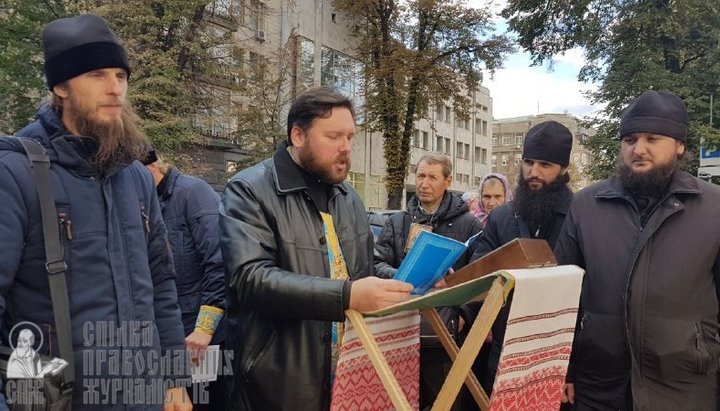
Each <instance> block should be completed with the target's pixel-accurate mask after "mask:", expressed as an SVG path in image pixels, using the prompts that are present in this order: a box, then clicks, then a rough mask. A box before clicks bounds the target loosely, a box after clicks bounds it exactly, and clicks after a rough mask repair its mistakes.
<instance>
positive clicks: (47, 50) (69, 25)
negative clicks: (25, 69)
mask: <svg viewBox="0 0 720 411" xmlns="http://www.w3.org/2000/svg"><path fill="white" fill-rule="evenodd" d="M42 43H43V54H44V57H45V79H46V80H47V84H48V88H49V89H50V90H52V89H53V87H55V86H56V85H58V84H60V83H62V82H63V81H66V80H69V79H71V78H73V77H76V76H79V75H80V74H83V73H87V72H88V71H92V70H97V69H101V68H112V67H120V68H123V69H125V71H127V74H128V76H130V64H129V63H128V58H127V54H126V53H125V49H124V48H123V46H122V44H120V40H118V39H117V37H115V34H113V32H112V30H110V27H109V26H108V25H107V23H106V22H105V20H103V18H102V17H100V16H96V15H94V14H83V15H80V16H75V17H69V18H63V19H57V20H53V21H51V22H50V23H48V24H47V25H46V26H45V27H44V28H43V31H42Z"/></svg>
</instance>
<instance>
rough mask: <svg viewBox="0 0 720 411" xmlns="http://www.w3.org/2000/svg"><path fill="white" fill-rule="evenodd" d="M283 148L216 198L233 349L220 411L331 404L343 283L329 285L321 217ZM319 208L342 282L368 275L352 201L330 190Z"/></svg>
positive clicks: (369, 246)
mask: <svg viewBox="0 0 720 411" xmlns="http://www.w3.org/2000/svg"><path fill="white" fill-rule="evenodd" d="M286 147H287V145H286V143H284V144H283V145H282V146H281V147H280V148H279V149H278V150H277V151H276V152H275V154H274V156H273V157H272V158H270V159H267V160H265V161H263V162H262V163H260V164H257V165H255V166H253V167H250V168H248V169H245V170H243V171H241V172H240V173H238V174H237V175H235V176H234V177H233V178H232V180H231V181H230V182H229V183H228V185H227V187H226V188H225V193H224V194H223V197H222V201H221V206H220V248H221V249H222V253H223V261H224V263H225V272H226V273H227V279H226V281H227V284H228V287H229V291H228V310H227V317H226V320H227V339H226V347H227V348H229V349H233V350H234V352H235V358H234V363H233V368H234V375H233V389H232V394H231V399H230V403H229V408H228V409H229V410H243V409H253V410H293V409H303V410H324V409H329V408H330V392H331V391H330V390H331V387H330V364H331V362H330V354H331V353H330V351H331V331H332V321H343V320H344V319H345V314H344V310H345V308H347V305H348V303H349V301H348V298H349V288H350V287H349V284H348V282H343V281H338V280H332V279H330V263H329V261H328V249H327V241H326V240H325V232H324V229H323V221H322V218H321V217H320V214H319V213H318V211H317V207H316V206H315V204H314V202H313V201H312V200H311V199H310V195H309V193H308V188H307V185H306V184H305V181H304V180H303V178H302V176H301V175H300V173H299V169H298V168H297V166H296V165H295V163H293V161H292V159H291V158H290V155H289V154H288V152H287V150H286ZM328 210H329V213H330V214H331V215H332V216H333V223H334V225H335V230H336V233H337V236H338V240H339V242H340V247H341V248H342V252H343V256H344V258H345V262H346V264H347V269H348V273H349V275H350V278H351V279H353V280H354V279H359V278H361V277H365V276H369V275H373V265H372V258H373V257H372V253H373V236H372V233H371V232H370V226H369V225H368V222H367V216H366V214H365V207H364V206H363V202H362V200H360V197H358V195H357V193H356V192H355V190H354V189H353V188H352V187H351V186H350V185H348V184H347V183H342V184H337V185H335V186H333V187H332V189H331V190H330V192H329V193H328Z"/></svg>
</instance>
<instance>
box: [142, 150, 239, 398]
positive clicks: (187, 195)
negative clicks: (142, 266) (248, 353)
mask: <svg viewBox="0 0 720 411" xmlns="http://www.w3.org/2000/svg"><path fill="white" fill-rule="evenodd" d="M143 163H144V164H145V166H146V167H147V168H148V170H150V172H151V173H152V175H153V179H154V180H155V184H156V185H157V193H158V198H159V199H160V209H161V210H162V216H163V220H164V221H165V225H167V230H168V238H169V239H170V246H171V248H172V254H173V260H174V261H175V271H176V272H177V280H176V284H177V291H178V303H179V304H180V310H181V312H182V320H183V325H184V326H185V335H186V337H185V344H186V346H187V349H188V352H189V354H190V357H191V359H192V360H193V361H195V362H197V358H198V357H199V356H200V354H201V353H202V352H203V351H205V350H207V347H208V345H210V344H213V345H221V344H223V343H224V342H225V323H224V321H222V320H223V315H224V313H225V273H224V271H223V265H222V256H221V254H220V245H219V243H218V204H219V203H220V196H218V195H217V193H216V192H215V190H213V188H212V187H210V184H208V183H206V182H205V181H204V180H202V179H199V178H197V177H193V176H188V175H185V174H183V173H181V172H180V170H178V169H177V167H173V166H171V165H169V164H168V163H166V162H165V161H164V160H162V159H159V158H158V156H157V154H156V152H155V150H152V151H150V153H149V154H148V157H147V158H146V159H145V161H144V162H143ZM221 380H222V378H221ZM221 380H220V381H216V382H213V383H211V384H209V386H207V387H202V386H199V387H198V388H199V389H202V390H205V389H207V390H208V394H209V396H208V397H204V396H201V395H199V393H198V396H194V397H193V403H194V407H193V409H194V410H195V411H198V410H204V409H207V410H217V409H219V408H221V406H222V405H224V403H225V402H224V401H225V399H224V390H223V389H222V382H221Z"/></svg>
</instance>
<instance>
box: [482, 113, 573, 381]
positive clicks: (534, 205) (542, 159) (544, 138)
mask: <svg viewBox="0 0 720 411" xmlns="http://www.w3.org/2000/svg"><path fill="white" fill-rule="evenodd" d="M572 143H573V136H572V133H571V132H570V130H568V128H567V127H565V126H564V125H562V124H560V123H558V122H556V121H547V122H543V123H539V124H537V125H535V126H533V127H532V128H531V129H530V130H529V131H528V133H527V135H526V136H525V142H524V144H523V153H522V158H523V160H522V167H521V170H520V178H519V179H518V181H519V183H518V186H517V188H516V190H515V196H514V198H513V200H512V201H509V202H507V203H505V204H503V205H501V206H500V207H497V208H495V209H493V211H492V213H490V214H489V216H488V219H487V223H486V225H485V229H484V230H483V233H482V235H481V236H480V241H479V242H478V246H477V249H476V251H475V254H474V255H473V260H476V259H478V258H480V257H482V256H484V255H485V254H487V253H489V252H491V251H493V250H495V249H496V248H499V247H500V246H502V245H503V244H505V243H507V242H508V241H511V240H514V239H515V238H540V239H544V240H546V241H547V242H548V243H549V244H550V247H553V246H554V245H555V241H557V238H558V235H559V234H560V228H561V227H562V225H563V221H564V220H565V214H566V213H567V210H568V207H569V206H570V202H571V201H572V192H571V191H570V189H569V188H568V186H567V185H568V182H569V181H570V175H569V174H568V166H569V164H570V151H571V150H572ZM509 312H510V304H509V303H508V304H505V306H504V307H503V308H502V309H501V310H500V313H499V314H498V317H497V319H496V320H495V323H494V324H493V326H492V340H493V345H492V349H491V351H490V356H489V359H488V366H487V370H486V372H485V373H484V375H483V376H482V377H481V379H482V384H483V388H485V390H486V391H488V392H490V391H491V390H492V387H493V383H494V381H495V374H496V372H497V367H498V362H499V360H500V349H501V348H502V344H503V339H504V338H505V326H506V323H507V317H508V314H509Z"/></svg>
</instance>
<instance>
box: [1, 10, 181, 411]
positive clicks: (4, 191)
mask: <svg viewBox="0 0 720 411" xmlns="http://www.w3.org/2000/svg"><path fill="white" fill-rule="evenodd" d="M42 43H43V50H44V58H45V76H46V79H47V84H48V88H49V89H50V90H51V91H52V101H51V102H50V103H49V104H46V105H43V106H42V107H41V108H40V110H39V111H38V113H37V120H36V121H34V122H33V123H31V124H30V125H28V126H27V127H25V128H24V129H22V130H21V131H19V132H18V133H17V134H18V135H19V136H24V137H26V138H30V139H33V140H35V141H36V142H38V143H40V144H41V145H42V146H43V147H44V148H45V150H46V151H47V153H48V155H49V157H50V161H51V170H50V171H51V177H52V186H53V187H52V189H53V194H54V197H55V203H56V207H57V210H58V224H60V227H61V230H60V231H61V235H60V237H61V238H60V240H61V242H62V245H63V249H64V257H65V258H64V259H65V261H66V263H67V265H68V270H67V272H66V282H67V288H68V296H69V301H70V307H69V309H70V317H71V327H70V328H71V330H70V333H71V338H72V345H73V348H74V352H75V355H74V358H73V361H74V365H75V385H74V390H73V405H72V409H73V410H88V409H93V410H99V409H102V410H132V409H142V410H161V409H163V402H164V400H165V397H166V395H168V397H167V398H168V400H169V402H168V403H166V404H165V407H164V409H165V410H169V409H173V410H183V409H190V408H191V405H190V402H189V400H188V399H187V394H186V390H185V388H183V387H182V386H180V387H178V383H180V384H184V383H185V382H186V380H187V373H186V369H185V368H184V367H182V366H175V365H174V364H173V360H179V361H178V363H182V359H183V358H184V355H183V354H184V352H185V347H184V335H183V328H182V322H181V320H180V310H179V308H178V305H177V291H176V288H175V272H174V269H173V265H172V257H171V255H170V252H169V248H168V246H167V234H166V229H165V224H164V223H163V221H162V216H161V213H160V207H159V205H158V201H157V196H156V195H155V192H154V191H155V187H154V185H153V182H152V177H151V175H150V173H149V172H148V171H147V170H146V169H145V168H144V167H143V166H142V164H140V162H139V161H135V160H138V159H142V158H144V157H145V154H146V153H147V150H148V142H147V139H146V138H145V137H144V136H143V134H142V133H141V132H140V130H139V128H138V126H137V118H136V116H135V115H134V114H133V112H132V109H131V107H130V105H129V103H128V101H127V99H126V92H127V87H128V78H129V76H130V68H129V65H128V60H127V56H126V53H125V50H124V48H123V46H122V45H121V44H120V42H119V41H118V39H117V38H116V37H115V35H114V34H113V33H112V31H111V30H110V28H109V27H108V25H107V23H106V22H105V21H104V20H103V19H102V18H100V17H98V16H94V15H82V16H77V17H72V18H63V19H58V20H55V21H53V22H50V23H49V24H48V25H47V26H45V28H44V29H43V34H42ZM0 140H2V150H0V198H2V201H3V206H2V207H1V208H0V249H2V250H3V251H2V258H0V315H1V316H2V327H3V328H4V329H5V330H6V331H7V330H10V329H11V328H12V327H13V326H15V325H16V324H18V323H22V322H26V323H27V322H29V323H32V324H34V325H35V326H37V327H38V328H39V329H40V330H41V333H42V334H43V337H44V338H43V345H42V346H41V347H39V352H40V353H43V354H49V355H51V356H58V355H59V354H58V345H57V336H56V333H57V330H56V326H55V320H54V317H53V310H52V301H51V297H50V290H49V285H48V273H47V271H46V270H45V263H46V260H45V252H44V246H43V244H44V240H43V227H42V224H41V223H40V221H41V218H40V204H39V201H38V196H37V191H36V186H35V183H34V181H33V178H32V176H31V172H30V164H29V162H28V159H27V157H26V156H25V154H24V153H23V152H22V148H19V147H18V146H19V144H13V140H12V139H0ZM15 142H17V141H15ZM178 365H181V364H178ZM171 377H177V378H176V379H174V380H173V381H172V382H173V383H174V384H175V387H177V388H173V386H170V387H169V388H168V386H167V385H165V384H166V383H168V382H169V378H171ZM4 405H5V401H4V399H3V398H0V408H2V407H4Z"/></svg>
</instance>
